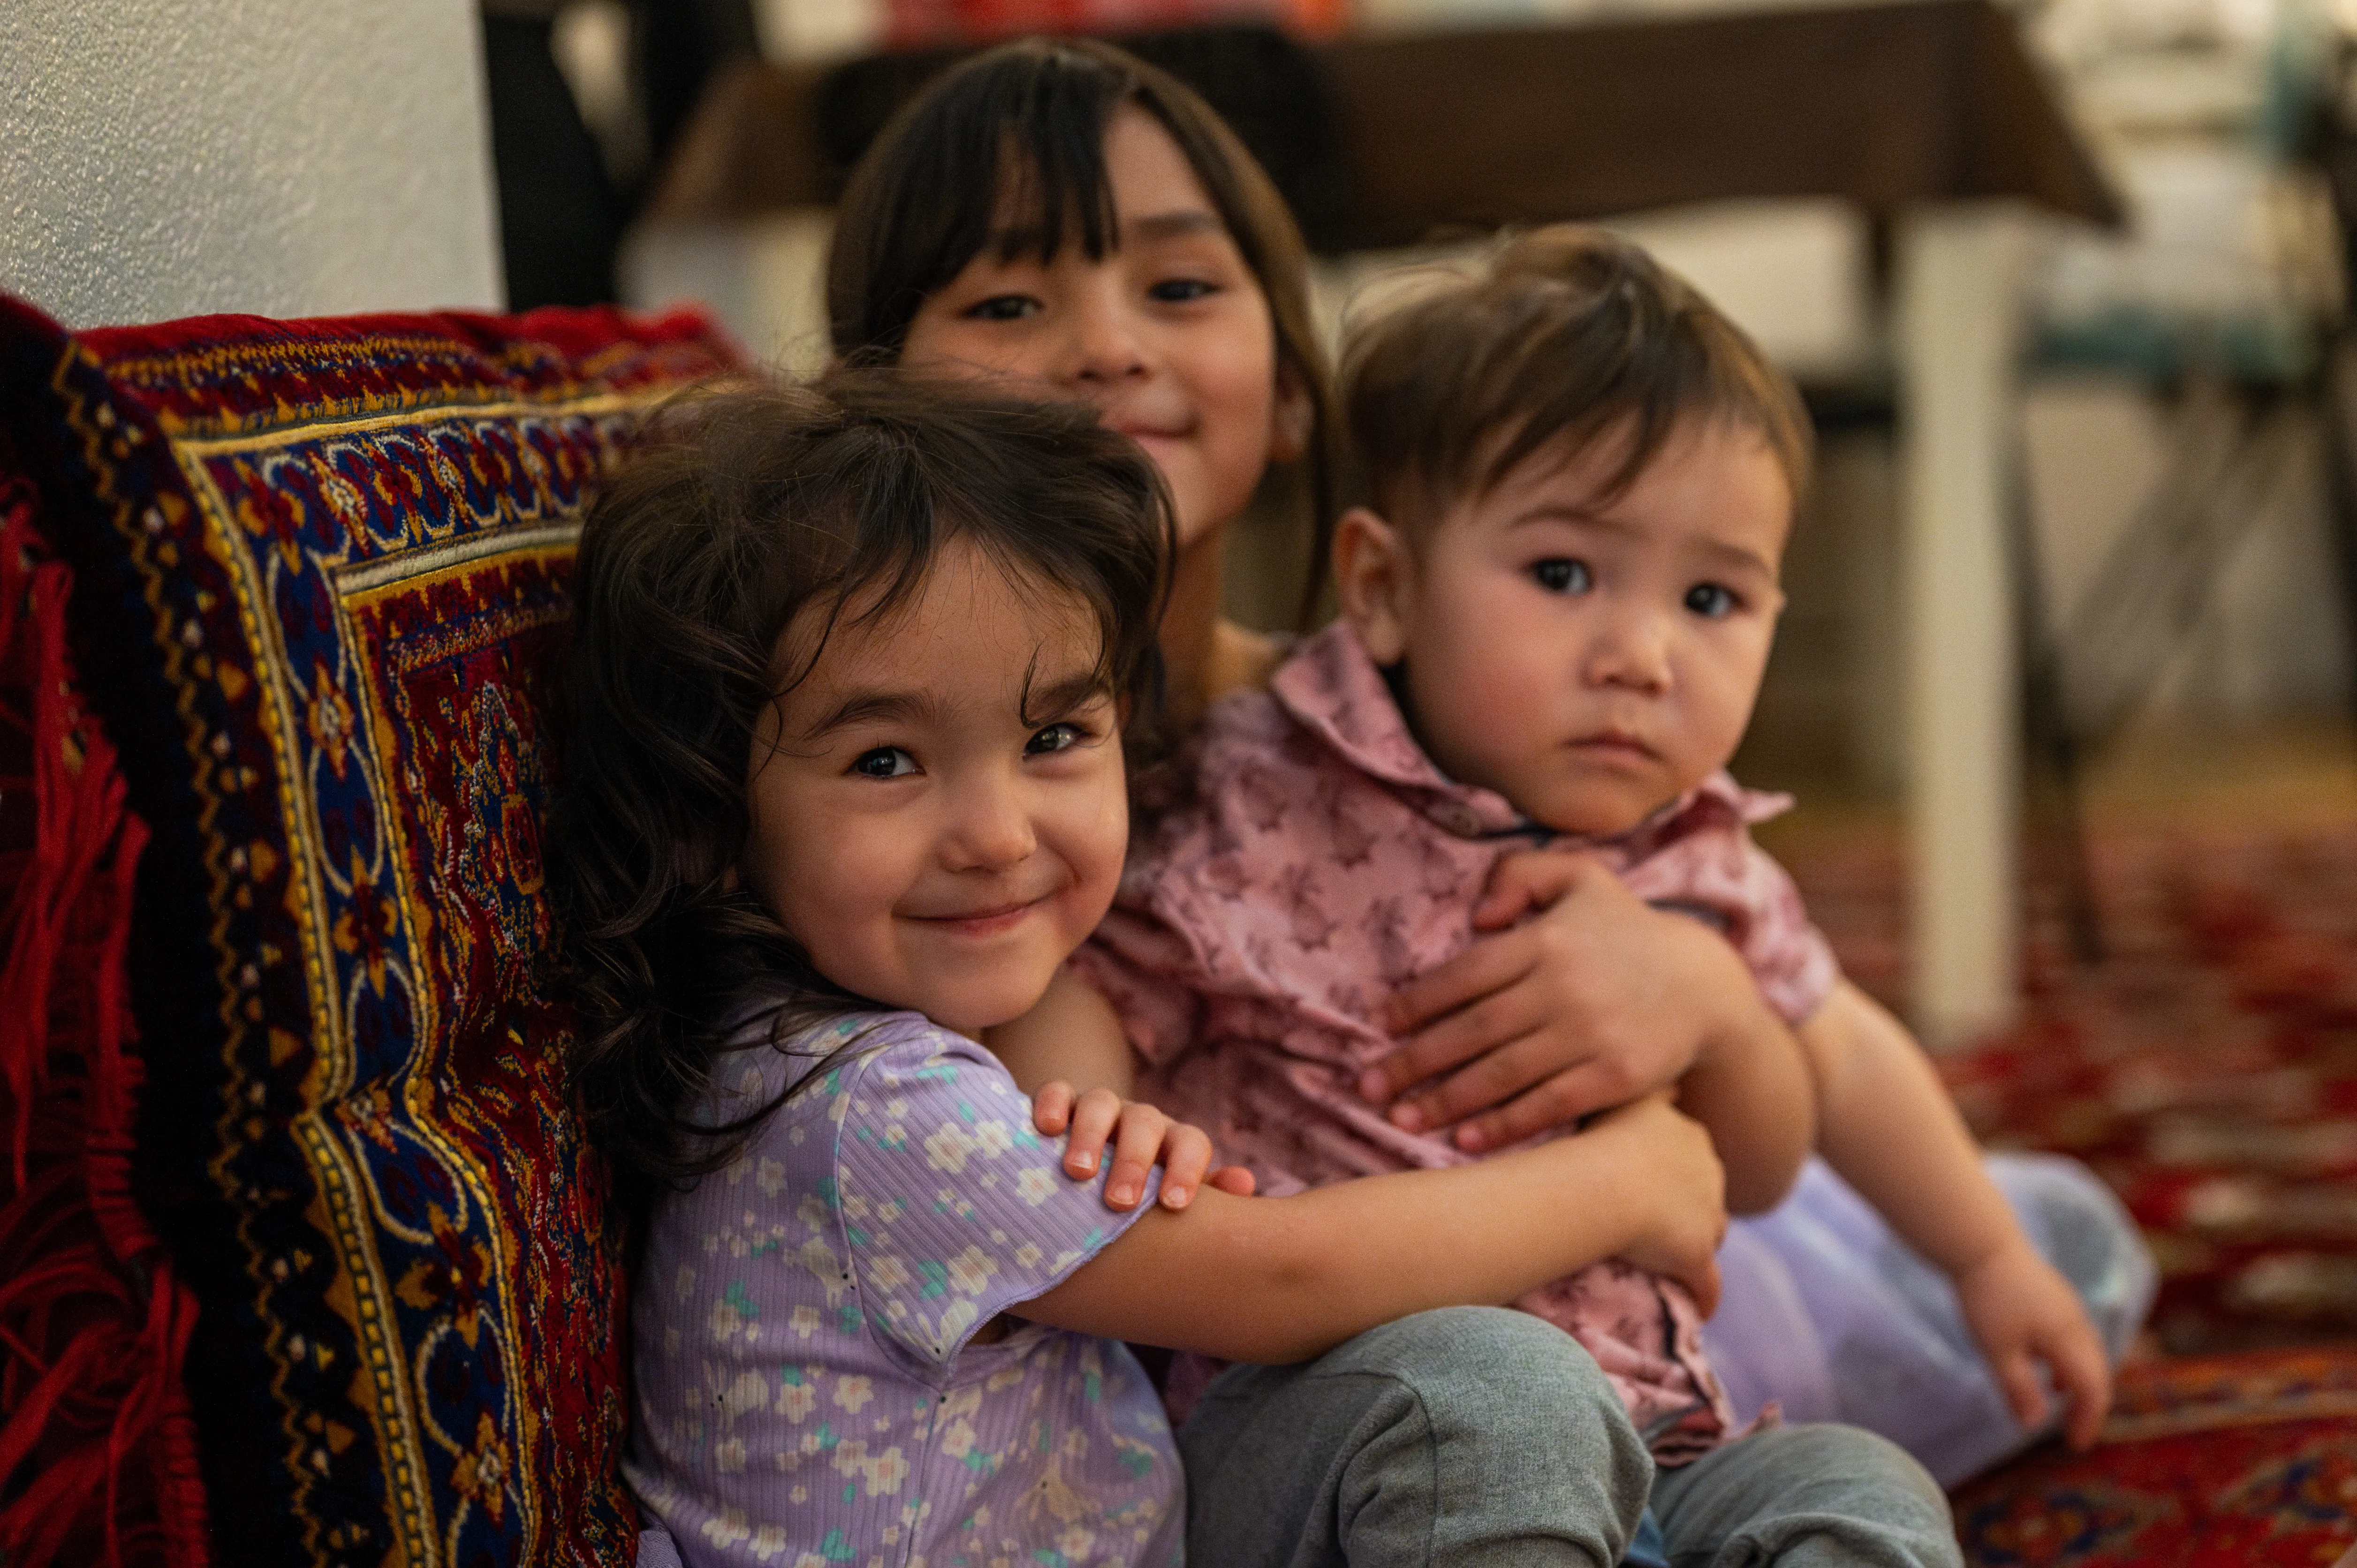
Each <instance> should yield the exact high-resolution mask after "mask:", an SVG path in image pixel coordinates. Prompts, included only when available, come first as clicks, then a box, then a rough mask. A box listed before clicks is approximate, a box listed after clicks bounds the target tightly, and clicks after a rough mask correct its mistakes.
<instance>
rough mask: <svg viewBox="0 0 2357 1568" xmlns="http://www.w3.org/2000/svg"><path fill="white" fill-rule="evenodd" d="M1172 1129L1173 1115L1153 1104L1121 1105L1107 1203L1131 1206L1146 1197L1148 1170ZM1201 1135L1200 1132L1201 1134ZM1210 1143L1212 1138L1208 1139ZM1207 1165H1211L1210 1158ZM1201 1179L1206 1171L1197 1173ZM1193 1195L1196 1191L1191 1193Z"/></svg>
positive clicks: (1107, 1188)
mask: <svg viewBox="0 0 2357 1568" xmlns="http://www.w3.org/2000/svg"><path fill="white" fill-rule="evenodd" d="M1170 1132H1171V1122H1170V1118H1169V1117H1168V1116H1165V1115H1164V1114H1162V1112H1159V1111H1157V1110H1156V1109H1155V1108H1154V1107H1153V1106H1151V1105H1141V1104H1138V1103H1137V1102H1135V1101H1131V1102H1130V1103H1128V1104H1126V1105H1124V1106H1123V1107H1122V1108H1121V1129H1120V1131H1119V1132H1118V1133H1116V1134H1115V1135H1114V1136H1115V1142H1114V1151H1113V1170H1112V1172H1111V1174H1109V1175H1108V1176H1106V1177H1105V1202H1106V1203H1107V1204H1108V1205H1110V1206H1111V1207H1113V1208H1131V1207H1133V1206H1134V1205H1135V1203H1136V1202H1137V1200H1138V1199H1139V1198H1141V1197H1145V1196H1146V1172H1147V1171H1148V1170H1150V1169H1152V1168H1153V1165H1154V1160H1155V1156H1156V1155H1159V1154H1160V1153H1161V1152H1162V1146H1163V1144H1164V1143H1165V1142H1166V1141H1167V1140H1168V1137H1169V1134H1170ZM1199 1135H1200V1134H1199ZM1205 1141H1206V1142H1207V1143H1208V1142H1209V1140H1208V1139H1207V1140H1205ZM1203 1163H1204V1164H1205V1165H1209V1164H1211V1161H1210V1160H1209V1159H1208V1158H1207V1159H1206V1160H1205V1161H1204V1162H1203ZM1196 1175H1197V1176H1198V1177H1199V1178H1200V1176H1201V1175H1202V1173H1201V1172H1200V1170H1199V1171H1197V1172H1196ZM1192 1196H1193V1194H1192V1193H1191V1192H1190V1193H1189V1197H1192Z"/></svg>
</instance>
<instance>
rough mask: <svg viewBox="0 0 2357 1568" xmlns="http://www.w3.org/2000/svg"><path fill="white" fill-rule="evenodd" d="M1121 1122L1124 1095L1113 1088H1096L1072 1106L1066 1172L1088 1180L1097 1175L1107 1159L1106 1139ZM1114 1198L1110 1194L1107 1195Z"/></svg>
mask: <svg viewBox="0 0 2357 1568" xmlns="http://www.w3.org/2000/svg"><path fill="white" fill-rule="evenodd" d="M1120 1120H1121V1096H1120V1095H1118V1094H1115V1093H1114V1091H1113V1090H1110V1089H1092V1090H1089V1091H1088V1092H1087V1093H1086V1094H1083V1095H1082V1096H1081V1098H1080V1101H1079V1102H1078V1103H1076V1104H1075V1105H1074V1106H1073V1107H1072V1118H1071V1121H1072V1135H1071V1142H1070V1143H1069V1144H1066V1145H1065V1147H1064V1171H1065V1174H1066V1175H1068V1176H1078V1177H1080V1178H1081V1179H1082V1180H1083V1181H1085V1180H1086V1179H1088V1178H1089V1177H1090V1176H1094V1175H1096V1174H1097V1165H1098V1164H1099V1163H1100V1162H1101V1161H1102V1160H1103V1157H1104V1146H1105V1140H1106V1139H1108V1138H1110V1137H1111V1136H1113V1130H1114V1124H1115V1123H1116V1122H1119V1121H1120ZM1105 1196H1106V1197H1112V1196H1113V1195H1112V1194H1111V1193H1110V1192H1108V1193H1107V1194H1106V1195H1105Z"/></svg>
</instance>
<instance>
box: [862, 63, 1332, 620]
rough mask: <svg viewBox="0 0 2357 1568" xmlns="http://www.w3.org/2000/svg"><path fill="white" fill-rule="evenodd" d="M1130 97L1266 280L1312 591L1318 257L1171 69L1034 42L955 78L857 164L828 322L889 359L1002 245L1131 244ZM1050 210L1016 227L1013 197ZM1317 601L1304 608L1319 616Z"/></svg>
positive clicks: (1323, 401)
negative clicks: (1113, 163) (928, 304)
mask: <svg viewBox="0 0 2357 1568" xmlns="http://www.w3.org/2000/svg"><path fill="white" fill-rule="evenodd" d="M1124 108H1135V109H1138V110H1142V111H1143V112H1144V113H1146V114H1148V115H1151V116H1152V117H1153V119H1154V121H1155V123H1156V124H1159V125H1160V126H1161V127H1162V128H1163V129H1164V130H1165V131H1167V132H1168V133H1169V134H1170V139H1171V140H1172V141H1173V142H1175V143H1177V144H1178V146H1179V152H1180V153H1181V154H1182V155H1183V156H1185V157H1186V159H1187V164H1188V166H1189V167H1190V168H1191V169H1193V170H1194V172H1195V177H1196V178H1197V179H1199V180H1200V181H1202V183H1203V189H1204V192H1205V193H1206V194H1207V195H1209V196H1210V197H1211V204H1212V206H1213V207H1214V208H1215V209H1218V212H1219V215H1220V220H1221V221H1222V223H1223V224H1224V225H1225V226H1226V228H1227V231H1228V234H1229V236H1230V238H1232V239H1233V240H1234V242H1235V244H1236V249H1237V250H1238V251H1239V252H1241V253H1242V254H1243V259H1244V263H1245V265H1247V266H1249V267H1250V268H1251V269H1252V272H1253V276H1254V278H1256V279H1257V280H1258V281H1259V283H1260V288H1261V293H1262V294H1263V295H1265V297H1266V298H1267V300H1268V308H1269V315H1270V317H1271V320H1272V323H1273V324H1274V326H1275V334H1276V355H1277V373H1278V374H1280V375H1283V376H1287V377H1290V378H1291V379H1292V380H1293V381H1295V382H1297V384H1298V385H1299V386H1300V388H1301V390H1302V392H1303V393H1304V395H1305V396H1306V397H1307V398H1308V403H1309V409H1310V416H1311V417H1310V427H1309V433H1308V435H1309V441H1308V481H1309V483H1308V489H1309V504H1310V507H1311V531H1310V561H1309V568H1310V570H1309V579H1308V594H1309V599H1314V598H1315V596H1316V595H1317V593H1318V589H1319V588H1320V586H1321V585H1323V583H1324V580H1325V575H1326V562H1327V552H1328V546H1329V542H1330V540H1331V537H1332V532H1333V524H1334V510H1335V480H1334V476H1335V472H1336V469H1337V467H1339V465H1338V463H1337V460H1336V456H1335V450H1334V441H1335V437H1336V432H1335V424H1334V394H1333V388H1332V382H1331V380H1330V379H1329V375H1328V373H1327V370H1326V360H1325V355H1324V352H1323V351H1322V349H1320V347H1319V345H1318V334H1317V328H1316V327H1315V325H1314V322H1313V319H1312V317H1311V315H1310V310H1309V287H1308V250H1307V249H1306V247H1305V246H1304V245H1303V244H1302V241H1301V231H1300V229H1299V227H1298V226H1297V225H1296V224H1295V222H1294V220H1293V214H1292V213H1291V211H1289V210H1288V209H1286V205H1285V199H1284V198H1283V197H1282V196H1280V195H1278V194H1277V190H1276V187H1275V185H1274V184H1272V183H1271V182H1270V180H1269V177H1268V176H1267V175H1266V173H1265V172H1264V171H1263V170H1262V168H1261V166H1260V165H1259V163H1258V162H1256V161H1255V160H1254V157H1253V156H1252V154H1251V153H1249V152H1247V151H1246V150H1245V148H1244V145H1243V143H1242V142H1240V141H1238V140H1237V139H1236V135H1235V133H1234V132H1233V131H1231V130H1230V129H1229V128H1228V125H1227V123H1226V122H1225V121H1223V120H1222V119H1221V118H1220V116H1219V113H1218V112H1217V111H1215V110H1214V109H1212V107H1211V105H1210V104H1208V103H1206V102H1203V100H1202V98H1201V97H1200V95H1199V94H1198V93H1197V92H1196V91H1194V90H1193V89H1192V88H1190V87H1189V86H1187V85H1186V84H1185V83H1184V82H1181V81H1179V79H1178V78H1176V77H1174V76H1172V75H1170V74H1169V73H1168V72H1167V71H1164V70H1158V69H1157V68H1156V67H1154V66H1151V65H1148V64H1146V62H1145V61H1144V60H1141V59H1137V58H1136V57H1135V55H1132V54H1129V53H1127V52H1125V51H1124V50H1122V49H1118V48H1114V46H1113V45H1111V44H1107V43H1101V42H1098V41H1096V40H1094V39H1088V38H1065V39H1056V40H1052V41H1051V40H1048V39H1042V38H1027V39H1024V40H1022V41H1020V42H1017V43H1012V44H1006V45H1003V46H1001V47H1000V48H994V49H990V50H988V51H986V52H985V53H983V54H980V55H977V56H975V57H974V59H969V60H966V61H964V62H963V63H962V64H960V65H958V66H956V67H954V68H953V69H952V70H948V71H946V72H944V73H943V74H942V76H941V77H939V78H938V79H936V80H935V81H932V82H931V84H929V85H928V86H927V87H926V88H925V90H924V91H922V92H920V93H919V94H918V96H917V97H916V98H915V100H913V101H912V102H909V104H908V105H907V107H905V108H904V109H902V110H901V112H900V113H899V114H897V115H895V116H894V117H893V120H892V123H891V124H889V125H888V126H887V127H886V128H885V130H884V132H883V134H880V135H879V136H877V139H876V142H875V145H873V146H872V147H870V148H869V149H868V151H867V153H866V156H863V157H862V158H861V159H860V160H859V166H858V167H857V168H856V169H854V170H853V171H852V175H851V179H850V182H849V184H848V186H847V187H846V188H845V191H844V195H843V201H842V204H841V206H839V207H838V208H837V209H836V212H835V228H834V247H833V249H832V251H831V252H830V253H829V256H828V260H827V269H826V298H827V317H828V328H829V332H830V334H831V336H832V338H833V340H834V351H835V353H836V355H837V356H838V357H839V358H841V359H843V360H845V361H847V362H862V361H866V362H879V361H880V362H884V363H891V362H895V361H897V360H899V355H900V350H901V348H902V346H903V345H904V344H905V343H906V342H907V340H908V336H909V323H910V322H911V321H913V320H914V319H915V318H916V315H917V311H918V309H919V308H920V306H923V304H924V303H925V301H926V299H927V298H928V297H930V296H931V295H933V294H935V293H937V292H939V291H940V290H941V289H942V287H943V286H944V285H947V284H948V283H949V282H950V281H951V280H952V278H954V277H956V276H957V274H959V273H960V272H962V271H963V270H964V268H965V264H966V263H968V262H970V261H972V260H973V259H974V257H975V256H976V255H979V254H980V253H981V252H982V251H983V249H984V247H985V246H988V245H993V244H996V245H999V246H1001V247H1002V248H1003V250H1004V251H1005V253H1006V256H1007V258H1008V259H1010V260H1011V259H1013V257H1014V256H1016V255H1017V254H1019V253H1020V252H1021V249H1022V248H1023V247H1027V246H1036V247H1038V252H1039V257H1040V259H1041V260H1042V261H1043V262H1052V261H1053V260H1055V258H1056V253H1057V252H1058V251H1060V250H1061V249H1062V248H1063V246H1064V245H1065V244H1067V243H1072V242H1076V243H1078V244H1079V245H1080V247H1081V249H1082V252H1084V253H1085V254H1086V255H1087V256H1088V257H1089V259H1090V260H1092V261H1095V260H1099V259H1101V258H1103V256H1104V255H1105V254H1106V253H1107V252H1110V251H1112V250H1113V249H1114V248H1115V246H1117V245H1118V243H1119V240H1120V236H1119V234H1118V232H1117V231H1116V227H1115V225H1116V220H1117V218H1118V214H1116V213H1115V212H1114V207H1113V186H1112V183H1111V181H1110V180H1109V178H1108V177H1107V176H1106V172H1105V163H1104V138H1105V131H1106V129H1107V127H1108V126H1109V125H1110V124H1112V121H1113V118H1114V114H1115V113H1117V112H1118V111H1120V110H1122V109H1124ZM1010 188H1013V189H1015V190H1016V191H1017V192H1018V193H1019V199H1021V200H1022V201H1023V202H1024V203H1025V204H1026V205H1027V206H1031V207H1034V208H1036V209H1037V214H1038V221H1037V222H1036V223H1032V222H1028V221H1027V222H1024V223H1020V224H1017V225H1016V231H1008V230H1006V228H1005V227H1004V224H1005V219H1006V213H1005V211H1004V209H1003V202H1004V201H1005V199H1006V193H1007V191H1008V190H1009V189H1010ZM1308 609H1309V600H1308V599H1306V600H1305V602H1304V606H1303V614H1304V616H1305V618H1306V617H1307V615H1308Z"/></svg>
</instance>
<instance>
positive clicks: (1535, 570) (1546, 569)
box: [1531, 555, 1595, 594]
mask: <svg viewBox="0 0 2357 1568" xmlns="http://www.w3.org/2000/svg"><path fill="white" fill-rule="evenodd" d="M1531 575H1532V576H1533V577H1534V578H1535V579H1536V580H1537V582H1538V585H1539V586H1540V587H1542V588H1544V589H1545V590H1546V591H1547V592H1548V593H1550V594H1584V593H1586V592H1587V590H1588V589H1589V588H1591V587H1593V586H1594V585H1595V580H1594V579H1593V578H1592V577H1590V576H1589V575H1588V571H1587V562H1585V561H1574V560H1572V559H1570V558H1569V557H1567V556H1562V555H1555V556H1550V557H1549V558H1547V559H1546V560H1544V561H1541V562H1539V563H1538V564H1535V565H1534V566H1533V567H1532V568H1531Z"/></svg>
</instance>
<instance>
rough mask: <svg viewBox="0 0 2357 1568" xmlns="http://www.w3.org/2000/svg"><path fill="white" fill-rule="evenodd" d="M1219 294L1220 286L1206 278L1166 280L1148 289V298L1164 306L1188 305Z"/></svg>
mask: <svg viewBox="0 0 2357 1568" xmlns="http://www.w3.org/2000/svg"><path fill="white" fill-rule="evenodd" d="M1219 292H1220V285H1218V284H1215V283H1212V282H1210V281H1209V280H1207V279H1204V278H1165V279H1163V280H1162V281H1161V282H1160V283H1157V284H1156V285H1153V286H1152V287H1151V288H1148V289H1147V290H1146V297H1147V298H1148V299H1151V300H1154V301H1157V303H1159V304H1162V305H1186V304H1189V303H1190V302H1192V301H1194V300H1198V299H1205V298H1208V297H1210V296H1211V295H1215V294H1217V293H1219Z"/></svg>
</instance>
